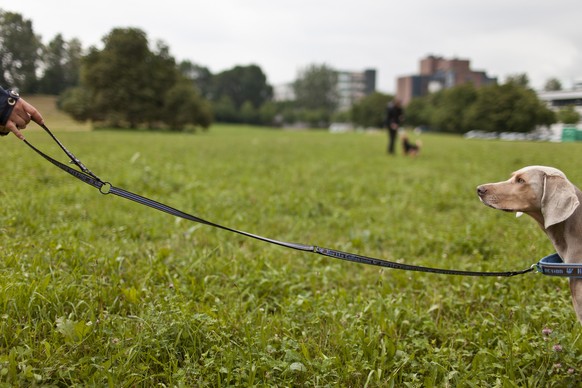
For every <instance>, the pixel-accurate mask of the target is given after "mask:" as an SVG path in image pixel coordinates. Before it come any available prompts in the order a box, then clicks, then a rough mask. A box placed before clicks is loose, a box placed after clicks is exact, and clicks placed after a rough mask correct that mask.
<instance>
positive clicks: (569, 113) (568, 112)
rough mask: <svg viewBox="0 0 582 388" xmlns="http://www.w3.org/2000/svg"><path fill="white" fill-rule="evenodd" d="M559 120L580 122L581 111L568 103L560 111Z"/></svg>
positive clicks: (570, 122)
mask: <svg viewBox="0 0 582 388" xmlns="http://www.w3.org/2000/svg"><path fill="white" fill-rule="evenodd" d="M557 116H558V121H559V122H561V123H564V124H578V122H579V121H580V113H578V111H577V110H576V108H575V107H574V106H573V105H568V106H565V107H563V108H561V109H560V110H559V111H558V115H557Z"/></svg>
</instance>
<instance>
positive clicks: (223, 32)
mask: <svg viewBox="0 0 582 388" xmlns="http://www.w3.org/2000/svg"><path fill="white" fill-rule="evenodd" d="M0 9H3V10H5V11H11V12H17V13H20V14H21V15H22V16H23V17H24V18H25V19H29V20H31V21H32V23H33V28H34V31H35V32H36V34H37V35H40V36H41V38H42V41H43V43H48V42H49V41H50V40H51V39H53V38H54V36H55V35H57V34H58V33H61V34H62V35H63V36H64V38H65V39H67V40H69V39H72V38H78V39H80V40H81V42H82V43H83V47H85V48H87V47H89V46H94V45H95V46H97V47H102V38H103V37H104V36H105V35H107V34H108V33H109V32H110V31H111V29H113V28H115V27H138V28H140V29H142V30H144V31H145V32H146V33H147V36H148V39H149V40H150V42H155V41H156V40H162V41H164V42H165V43H166V44H167V45H168V46H169V47H170V50H171V53H172V55H173V56H174V57H175V58H176V59H177V60H183V59H188V60H190V61H192V62H195V63H198V64H200V65H203V66H206V67H208V68H209V69H210V70H211V71H212V72H213V73H217V72H220V71H223V70H227V69H230V68H232V67H234V66H236V65H248V64H257V65H259V66H260V67H261V68H262V69H263V71H264V72H265V73H266V75H267V78H268V82H269V83H271V84H273V85H278V84H282V83H286V82H291V81H293V80H294V79H295V78H296V76H297V72H298V70H300V69H302V68H304V67H305V66H307V65H310V64H314V63H316V64H323V63H325V64H327V65H329V66H331V67H333V68H335V69H338V70H353V71H361V70H364V69H366V68H374V69H376V70H377V76H378V78H377V89H378V90H380V91H383V92H394V91H395V88H396V86H395V84H396V81H395V80H396V77H398V76H402V75H411V74H416V73H418V67H419V64H418V63H419V60H420V59H421V58H422V57H425V56H426V55H429V54H433V55H439V56H444V57H447V58H448V57H451V58H452V57H457V58H462V59H469V60H471V67H472V68H473V69H474V70H484V71H486V72H487V73H488V75H489V76H493V77H498V79H499V80H500V81H503V80H505V78H506V77H507V76H508V75H511V74H516V73H526V74H527V75H528V77H529V78H530V81H531V84H532V86H534V87H535V88H542V87H543V85H544V83H545V81H546V80H547V79H549V78H558V79H559V80H560V81H562V84H563V85H564V86H565V87H568V86H571V85H572V83H573V81H575V80H582V28H581V27H580V23H581V22H582V1H581V0H553V1H548V0H488V1H471V0H440V1H439V0H403V1H391V0H352V1H347V0H293V1H288V0H205V1H197V0H191V1H178V0H158V1H150V0H139V1H138V0H116V1H112V0H98V1H75V0H68V1H66V0H11V1H7V0H0Z"/></svg>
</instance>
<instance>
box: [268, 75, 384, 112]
mask: <svg viewBox="0 0 582 388" xmlns="http://www.w3.org/2000/svg"><path fill="white" fill-rule="evenodd" d="M336 88H337V91H338V96H339V103H338V110H346V109H349V108H351V107H352V105H353V104H354V103H355V102H358V101H359V100H360V99H362V98H363V97H365V96H368V95H370V94H372V93H374V92H375V91H376V70H374V69H366V70H364V71H362V72H357V71H337V86H336ZM273 99H274V100H275V101H293V100H295V93H294V90H293V84H292V83H289V84H284V85H276V86H275V87H274V93H273Z"/></svg>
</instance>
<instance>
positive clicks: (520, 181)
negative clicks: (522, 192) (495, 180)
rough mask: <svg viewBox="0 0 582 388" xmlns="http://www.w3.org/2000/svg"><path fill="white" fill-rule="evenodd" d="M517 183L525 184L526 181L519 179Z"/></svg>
mask: <svg viewBox="0 0 582 388" xmlns="http://www.w3.org/2000/svg"><path fill="white" fill-rule="evenodd" d="M517 183H520V184H523V183H525V179H523V178H517Z"/></svg>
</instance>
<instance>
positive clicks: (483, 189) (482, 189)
mask: <svg viewBox="0 0 582 388" xmlns="http://www.w3.org/2000/svg"><path fill="white" fill-rule="evenodd" d="M485 194H487V188H486V187H485V186H478V187H477V195H478V196H480V197H482V196H484V195H485Z"/></svg>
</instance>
